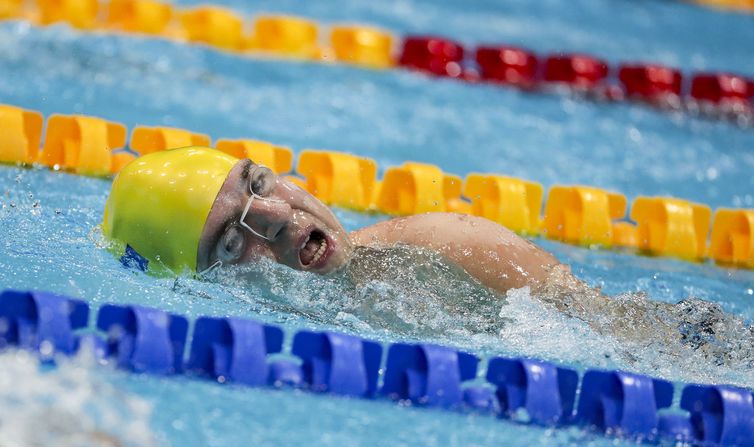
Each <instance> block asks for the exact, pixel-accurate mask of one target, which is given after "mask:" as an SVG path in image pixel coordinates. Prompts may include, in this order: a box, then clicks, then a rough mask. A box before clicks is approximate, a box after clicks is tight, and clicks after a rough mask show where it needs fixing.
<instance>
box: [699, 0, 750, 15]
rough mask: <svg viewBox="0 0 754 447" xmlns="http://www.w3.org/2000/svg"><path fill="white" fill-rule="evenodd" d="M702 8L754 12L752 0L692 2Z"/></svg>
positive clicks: (704, 0) (705, 0) (700, 0)
mask: <svg viewBox="0 0 754 447" xmlns="http://www.w3.org/2000/svg"><path fill="white" fill-rule="evenodd" d="M694 1H695V2H696V3H699V4H701V5H704V6H710V7H713V8H720V9H730V10H734V11H748V12H754V0H694Z"/></svg>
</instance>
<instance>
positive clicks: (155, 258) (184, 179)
mask: <svg viewBox="0 0 754 447" xmlns="http://www.w3.org/2000/svg"><path fill="white" fill-rule="evenodd" d="M236 162H238V159H236V158H234V157H231V156H230V155H227V154H225V153H223V152H220V151H219V150H217V149H210V148H206V147H184V148H180V149H172V150H167V151H161V152H155V153H152V154H148V155H144V156H142V157H139V158H137V159H136V160H134V161H132V162H131V163H129V164H128V165H127V166H125V167H124V168H123V170H122V171H121V172H120V173H119V174H118V176H117V177H116V178H115V180H114V181H113V186H112V189H111V190H110V196H109V197H108V198H107V204H105V217H104V221H103V223H102V226H103V232H104V234H105V236H107V237H110V238H113V239H117V240H119V241H121V242H124V243H126V244H128V245H130V246H131V247H132V248H133V249H134V250H136V252H137V253H139V254H140V255H141V256H143V257H144V258H146V259H148V260H149V261H150V265H153V264H157V265H163V266H165V267H167V268H168V269H170V270H172V271H173V272H176V273H177V272H180V271H182V270H184V269H186V268H188V269H190V270H195V269H196V261H197V259H196V256H197V251H198V248H199V238H200V237H201V235H202V230H203V229H204V223H205V221H206V220H207V216H209V212H210V209H211V208H212V204H213V203H214V202H215V198H216V197H217V194H218V193H219V192H220V188H221V187H222V185H223V183H224V182H225V178H226V177H227V176H228V173H229V172H230V170H231V169H232V168H233V166H234V165H235V164H236Z"/></svg>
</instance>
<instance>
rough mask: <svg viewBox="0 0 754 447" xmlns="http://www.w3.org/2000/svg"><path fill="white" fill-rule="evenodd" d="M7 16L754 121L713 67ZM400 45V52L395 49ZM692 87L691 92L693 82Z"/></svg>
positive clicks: (301, 25)
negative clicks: (689, 72) (686, 71)
mask: <svg viewBox="0 0 754 447" xmlns="http://www.w3.org/2000/svg"><path fill="white" fill-rule="evenodd" d="M2 19H22V20H28V21H30V22H31V23H33V24H37V25H50V24H54V23H60V22H64V23H68V24H70V25H71V26H73V27H74V28H77V29H79V30H81V31H94V32H110V33H127V34H140V35H142V36H152V37H160V38H166V39H170V40H173V41H178V42H190V43H201V44H205V45H208V46H210V47H213V48H215V49H217V50H221V51H225V52H229V53H232V54H236V55H243V56H249V57H270V56H271V57H276V58H281V60H285V59H295V60H308V61H318V62H325V63H334V62H340V63H346V64H351V65H356V66H360V67H363V68H370V69H391V68H403V69H408V70H414V71H420V72H423V73H426V74H430V75H432V76H435V77H443V78H454V79H458V80H462V81H467V82H471V83H479V82H484V83H489V84H494V85H502V86H507V87H514V88H518V89H520V90H522V91H538V92H553V93H563V92H566V93H568V94H575V95H577V96H579V97H581V98H584V99H592V100H597V101H601V102H613V101H624V100H627V99H632V100H636V101H639V102H641V103H644V104H648V105H651V106H654V107H657V108H660V109H663V110H671V111H686V112H688V113H690V114H692V115H696V116H703V117H707V118H713V119H725V120H727V121H731V122H733V123H736V124H738V125H741V126H745V127H750V126H752V125H753V124H754V108H753V107H752V98H754V80H752V79H751V78H749V77H747V76H746V75H740V74H734V73H729V72H725V71H719V70H712V71H708V72H701V73H696V74H694V75H693V76H692V79H691V80H690V81H689V80H684V76H683V75H682V73H681V71H680V70H678V69H675V68H672V67H668V66H664V65H660V64H655V63H645V62H630V63H622V64H619V65H618V66H617V67H609V65H608V63H607V61H605V60H603V59H601V58H598V57H595V56H591V55H588V54H584V53H570V52H555V53H553V54H551V55H548V56H546V57H544V56H542V55H537V54H535V53H534V52H533V51H530V50H528V49H526V48H522V47H519V46H515V45H509V44H494V45H490V46H480V47H478V48H476V49H475V51H474V53H473V57H470V54H469V52H468V51H467V50H466V49H465V48H464V47H463V45H462V44H461V43H459V42H457V41H454V40H452V39H450V38H445V37H441V36H438V35H408V36H404V37H402V38H401V37H399V36H396V35H394V34H393V33H392V32H390V31H386V30H383V29H380V28H377V27H373V26H370V25H361V24H356V25H332V26H330V27H328V28H329V30H330V34H329V42H328V43H327V44H324V45H323V44H321V42H320V39H319V37H318V34H319V28H320V27H323V28H324V26H321V25H320V24H318V23H317V22H315V21H313V20H310V19H306V18H302V17H296V16H283V15H260V16H256V17H255V20H254V21H253V23H252V24H251V25H253V33H252V34H248V33H246V31H245V29H246V28H247V27H248V26H249V23H247V22H246V21H245V20H244V18H243V17H242V16H241V15H240V14H238V13H236V12H234V11H232V10H230V9H227V8H223V7H220V6H216V5H205V6H199V7H193V8H174V7H173V6H172V5H171V4H169V3H163V2H159V1H156V0H112V1H110V2H102V3H99V2H98V1H96V0H95V1H92V0H37V2H36V3H35V4H34V5H28V4H24V3H23V2H17V3H16V2H11V3H10V5H9V6H8V10H7V11H4V13H3V12H0V20H2ZM398 46H399V47H400V50H399V51H397V52H398V53H400V54H398V55H396V54H395V53H396V47H398ZM687 84H688V85H687Z"/></svg>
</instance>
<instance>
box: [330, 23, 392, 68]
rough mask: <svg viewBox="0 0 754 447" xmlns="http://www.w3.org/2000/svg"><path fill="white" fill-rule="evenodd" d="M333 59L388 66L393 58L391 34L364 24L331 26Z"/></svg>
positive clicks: (364, 64)
mask: <svg viewBox="0 0 754 447" xmlns="http://www.w3.org/2000/svg"><path fill="white" fill-rule="evenodd" d="M330 42H331V43H332V47H333V53H334V54H335V59H336V60H339V61H341V62H345V63H349V64H355V65H362V66H365V67H371V68H390V67H392V66H394V65H395V59H394V58H393V36H392V35H391V34H390V33H388V32H385V31H382V30H380V29H377V28H370V27H365V26H358V25H354V26H333V27H332V29H331V31H330Z"/></svg>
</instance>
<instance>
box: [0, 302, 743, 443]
mask: <svg viewBox="0 0 754 447" xmlns="http://www.w3.org/2000/svg"><path fill="white" fill-rule="evenodd" d="M89 321H90V318H89V305H88V304H87V303H86V302H84V301H81V300H78V299H74V298H69V297H66V296H61V295H55V294H52V293H48V292H39V291H17V290H5V291H3V292H2V293H0V322H2V323H3V324H0V343H2V346H3V347H6V348H7V347H11V346H14V347H18V348H21V349H27V350H30V351H33V352H36V353H37V354H39V355H40V357H41V358H42V360H43V361H44V362H47V363H54V362H55V357H56V355H67V356H71V355H75V354H77V353H78V352H79V350H80V349H86V350H89V351H90V352H92V353H93V354H94V355H95V357H96V358H97V359H98V360H99V361H100V362H102V363H112V364H113V365H115V366H117V367H118V368H120V369H123V370H125V371H129V372H134V373H148V374H153V375H157V376H164V377H169V376H175V375H182V374H185V375H189V376H193V377H197V378H205V379H209V380H213V381H216V382H218V383H234V384H238V385H246V386H257V387H259V386H261V387H270V386H272V387H277V388H281V387H291V388H297V389H302V390H306V391H311V392H316V393H322V394H336V395H340V396H346V397H352V398H363V399H368V400H369V399H375V398H386V399H390V400H394V401H397V402H399V403H403V404H406V403H410V404H412V405H414V406H418V407H428V408H437V409H442V410H449V411H456V412H476V413H481V414H489V415H495V416H497V417H500V418H503V419H508V420H511V421H513V422H517V423H525V424H534V425H539V426H545V427H567V426H573V425H576V426H581V427H585V428H587V429H589V430H593V431H594V432H597V433H604V434H607V435H608V436H618V437H622V438H627V439H631V440H636V441H639V442H648V443H656V442H658V441H666V442H667V441H675V442H692V443H700V442H703V443H705V445H720V446H727V445H739V446H754V394H753V393H752V391H751V390H747V389H744V388H740V387H734V386H729V385H703V384H687V385H685V386H684V387H683V390H682V392H681V396H680V404H679V406H678V407H674V406H673V397H674V394H675V387H674V385H673V384H672V383H671V382H669V381H667V380H663V379H657V378H652V377H650V376H646V375H641V374H635V373H631V372H625V371H616V370H596V369H588V370H586V371H585V372H584V374H583V375H580V374H579V373H578V372H577V371H575V370H573V369H569V368H566V367H560V366H557V365H554V364H552V363H549V362H546V361H542V360H537V359H527V358H504V357H493V358H491V359H489V361H488V362H487V363H486V368H485V369H486V375H485V376H484V378H482V377H479V376H478V374H477V373H478V370H479V364H480V361H481V360H482V359H480V358H479V357H478V356H476V355H474V354H470V353H466V352H462V351H458V350H455V349H453V348H449V347H445V346H439V345H435V344H426V343H419V344H408V343H401V342H396V343H391V344H389V345H388V346H387V349H386V351H387V353H386V355H385V354H383V345H382V344H381V343H378V342H375V341H370V340H366V339H363V338H360V337H357V336H353V335H348V334H343V333H339V332H331V331H325V332H314V331H308V330H300V331H297V332H295V334H294V336H293V343H292V346H291V349H290V352H283V338H284V332H283V330H282V329H281V328H279V327H277V326H274V325H267V324H263V323H259V322H257V321H254V320H250V319H244V318H236V317H227V318H217V317H199V318H197V319H196V320H195V322H194V324H192V325H189V321H188V320H187V319H186V318H185V317H183V316H180V315H175V314H171V313H168V312H165V311H162V310H159V309H154V308H150V307H143V306H137V305H132V306H129V305H115V304H105V305H103V306H101V307H100V308H99V310H98V312H97V316H96V323H95V327H91V326H90V325H89ZM189 326H191V327H192V328H193V331H192V333H191V334H190V333H189ZM188 340H191V344H190V347H189V349H188V351H189V352H188V358H186V356H185V354H186V352H185V351H186V344H187V341H188Z"/></svg>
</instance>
